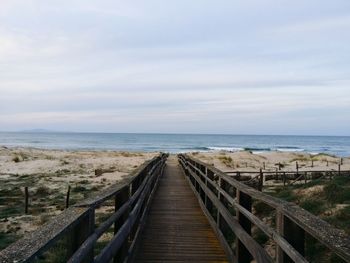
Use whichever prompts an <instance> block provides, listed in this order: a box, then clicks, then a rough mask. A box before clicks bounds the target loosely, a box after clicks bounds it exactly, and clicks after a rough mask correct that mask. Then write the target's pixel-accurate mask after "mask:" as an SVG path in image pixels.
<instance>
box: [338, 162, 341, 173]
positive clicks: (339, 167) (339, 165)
mask: <svg viewBox="0 0 350 263" xmlns="http://www.w3.org/2000/svg"><path fill="white" fill-rule="evenodd" d="M340 169H341V164H338V176H340Z"/></svg>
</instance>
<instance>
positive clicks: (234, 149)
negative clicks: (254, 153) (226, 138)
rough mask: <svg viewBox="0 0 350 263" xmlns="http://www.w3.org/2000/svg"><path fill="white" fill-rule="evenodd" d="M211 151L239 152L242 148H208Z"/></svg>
mask: <svg viewBox="0 0 350 263" xmlns="http://www.w3.org/2000/svg"><path fill="white" fill-rule="evenodd" d="M208 149H210V150H212V151H227V152H239V151H243V150H244V149H243V148H238V147H208Z"/></svg>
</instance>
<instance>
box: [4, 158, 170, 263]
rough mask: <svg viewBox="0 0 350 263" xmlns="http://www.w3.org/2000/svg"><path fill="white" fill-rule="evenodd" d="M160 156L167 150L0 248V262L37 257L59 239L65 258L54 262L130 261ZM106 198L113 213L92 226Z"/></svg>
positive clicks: (160, 166)
mask: <svg viewBox="0 0 350 263" xmlns="http://www.w3.org/2000/svg"><path fill="white" fill-rule="evenodd" d="M166 158H167V155H165V154H161V155H159V156H157V157H155V158H153V159H152V160H150V161H147V162H145V163H144V164H143V165H142V166H141V167H139V168H138V169H137V170H136V171H135V172H134V173H133V174H131V176H130V178H131V179H129V180H128V181H126V182H124V183H122V184H116V185H113V186H111V187H109V188H108V189H106V190H104V191H102V192H100V193H98V194H97V195H96V196H94V197H92V198H89V199H87V200H84V201H83V202H81V203H79V204H77V205H74V206H72V207H70V208H68V209H66V210H65V211H64V212H63V213H61V214H60V215H58V216H57V217H55V218H54V219H53V220H52V221H50V222H49V223H47V224H46V225H44V226H43V227H41V228H39V229H38V230H36V231H34V232H32V233H30V234H28V235H27V236H25V237H24V238H23V239H20V240H19V241H18V242H16V243H14V244H12V245H10V246H9V247H7V248H6V249H5V250H2V251H1V252H0V262H1V263H5V262H6V263H7V262H11V263H13V262H34V261H36V260H38V261H39V262H40V257H42V254H43V253H44V252H46V251H48V250H49V249H50V248H54V247H55V245H57V244H58V243H59V242H63V243H64V244H63V246H64V248H65V250H66V251H65V259H64V258H59V259H57V260H59V261H60V262H62V261H68V262H72V263H73V262H101V263H102V262H103V263H104V262H110V261H111V260H113V261H114V262H128V261H130V260H131V256H132V252H133V250H134V248H135V244H136V241H137V239H138V236H139V233H140V231H141V230H142V227H143V225H144V218H145V215H146V212H147V209H148V208H149V204H150V200H151V198H152V195H153V193H154V190H155V188H156V185H157V182H158V178H159V177H160V175H161V174H162V173H163V169H164V165H165V161H166ZM111 201H112V202H113V203H114V208H115V209H114V211H115V212H114V213H112V214H111V215H110V216H109V218H108V219H106V220H104V221H103V222H102V223H101V224H99V226H98V227H97V228H96V229H95V223H96V222H95V210H96V209H98V208H99V207H101V206H102V205H103V204H104V203H106V202H111ZM113 225H114V235H113V237H112V238H111V240H110V241H109V242H108V243H107V244H106V245H105V246H104V247H103V248H101V249H100V250H99V251H98V252H99V253H98V254H97V255H96V256H95V255H94V248H95V245H96V243H97V241H98V239H99V238H100V237H101V236H102V235H103V234H105V233H106V232H107V230H109V229H110V228H111V227H113ZM95 251H96V250H95ZM52 253H55V251H53V252H52ZM60 256H62V255H58V256H57V257H60ZM44 261H45V260H44Z"/></svg>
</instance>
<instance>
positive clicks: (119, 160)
mask: <svg viewBox="0 0 350 263" xmlns="http://www.w3.org/2000/svg"><path fill="white" fill-rule="evenodd" d="M156 154H157V153H137V152H132V153H131V152H114V151H59V150H42V149H34V148H7V147H0V240H1V239H2V238H3V239H2V241H3V243H2V242H0V245H1V243H2V246H5V245H6V244H4V243H8V242H10V241H11V240H15V239H17V238H18V237H21V236H23V235H24V234H25V233H26V232H29V231H32V230H35V229H36V228H37V227H38V226H40V225H42V224H44V223H45V222H47V221H48V220H49V219H50V218H51V217H53V216H55V215H57V214H59V213H61V212H62V211H63V209H64V206H65V197H66V192H67V189H68V186H70V187H71V198H70V203H71V204H74V203H76V202H77V201H79V200H82V199H83V198H85V197H87V196H89V195H92V194H93V193H94V192H97V191H99V190H101V189H103V188H105V187H107V186H109V185H111V184H113V183H116V182H118V181H121V180H122V179H123V178H126V177H127V176H128V175H129V174H130V172H131V171H133V170H134V169H135V168H137V167H138V166H139V165H141V164H142V163H143V162H145V161H146V160H148V159H151V158H152V157H153V156H155V155H156ZM24 187H28V189H29V213H28V214H27V215H25V214H24ZM9 239H10V240H9ZM4 240H8V241H4ZM0 248H1V247H0Z"/></svg>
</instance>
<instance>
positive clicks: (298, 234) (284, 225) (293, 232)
mask: <svg viewBox="0 0 350 263" xmlns="http://www.w3.org/2000/svg"><path fill="white" fill-rule="evenodd" d="M276 216H277V218H276V226H277V232H278V233H279V234H280V235H281V236H283V237H284V238H285V239H286V240H287V241H288V243H289V244H290V245H291V246H292V247H294V248H295V249H296V250H297V251H298V252H299V253H300V254H301V255H302V256H304V255H305V231H304V229H302V228H301V227H300V226H298V225H297V224H295V223H294V222H293V221H292V220H290V219H289V218H288V217H286V216H285V215H283V213H282V212H281V211H279V210H277V215H276ZM276 262H277V263H289V262H293V261H292V260H291V259H290V258H289V257H288V255H287V254H286V253H284V252H283V250H282V249H281V248H280V247H278V246H277V251H276Z"/></svg>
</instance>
